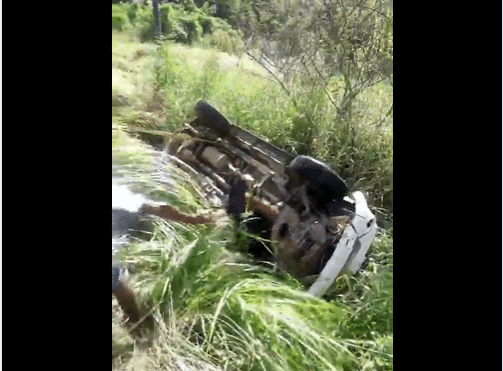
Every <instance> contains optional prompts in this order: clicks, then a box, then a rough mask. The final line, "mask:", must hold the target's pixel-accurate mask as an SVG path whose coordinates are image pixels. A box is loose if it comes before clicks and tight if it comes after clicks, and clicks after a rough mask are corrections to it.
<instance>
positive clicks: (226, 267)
mask: <svg viewBox="0 0 503 371" xmlns="http://www.w3.org/2000/svg"><path fill="white" fill-rule="evenodd" d="M232 60H234V59H233V58H229V57H225V56H224V55H223V54H221V53H219V52H217V51H205V50H202V49H198V48H187V47H182V46H179V45H174V44H166V45H163V46H162V47H161V49H160V50H159V51H156V47H155V46H153V45H147V44H139V43H137V42H135V41H133V40H131V39H130V38H129V36H127V35H125V34H122V33H114V32H112V127H114V126H119V125H120V123H124V122H127V123H133V122H134V123H136V124H141V125H147V126H154V127H163V128H167V129H171V130H174V129H176V128H177V127H179V126H180V125H181V124H182V123H184V122H186V121H188V119H189V118H190V117H192V110H193V105H194V103H195V102H196V101H197V99H200V98H204V99H208V100H210V101H211V102H212V103H214V104H215V105H216V106H217V107H219V108H220V109H221V110H222V112H224V113H225V114H226V115H227V116H228V117H229V118H230V119H231V120H232V121H233V122H235V123H236V124H238V125H241V126H244V127H246V128H249V129H252V130H254V131H255V132H257V133H259V134H261V135H263V136H264V137H266V138H268V139H269V140H271V141H272V142H274V143H276V144H277V145H279V146H282V147H283V148H286V149H289V150H292V151H294V152H298V153H302V152H308V153H311V154H313V155H315V156H317V157H319V158H321V159H324V160H328V161H329V162H330V163H331V165H332V166H334V167H335V168H337V164H344V165H342V166H343V167H344V166H345V163H347V162H348V161H349V163H353V164H354V167H355V169H350V172H353V173H354V174H355V175H353V177H354V179H356V180H359V179H360V178H363V179H364V180H361V181H360V182H356V181H353V180H352V179H350V183H352V184H353V185H354V186H355V188H359V189H361V188H365V189H366V190H368V191H369V192H371V194H372V191H373V190H374V189H376V190H377V192H375V193H374V196H375V197H374V198H375V200H376V201H375V202H376V204H377V205H378V206H380V207H382V208H384V207H386V206H387V204H389V201H390V200H391V201H392V188H386V187H388V186H387V185H391V184H392V180H391V178H390V176H391V175H392V166H391V164H392V148H391V141H392V134H391V133H390V131H389V130H382V129H383V128H381V129H380V131H377V129H376V128H372V127H367V126H368V125H366V122H361V123H360V125H359V126H358V128H356V130H357V135H356V138H355V136H354V135H353V138H352V139H354V140H353V141H352V142H350V141H348V140H347V138H344V135H345V133H344V131H339V129H340V128H334V127H330V119H329V115H328V114H327V116H323V115H322V114H321V111H320V112H318V113H317V117H319V120H316V122H317V123H318V125H317V127H316V128H312V127H311V128H309V127H306V125H305V121H304V120H303V119H302V114H299V113H298V112H295V111H294V110H293V109H292V107H291V105H290V104H289V102H288V99H287V98H286V97H284V95H283V94H282V93H281V91H279V89H278V88H277V87H276V86H275V85H274V84H272V83H271V82H270V81H269V80H267V79H265V78H263V77H257V76H256V74H257V73H259V74H260V73H261V72H260V69H259V68H258V67H256V66H254V67H252V66H251V64H249V65H247V66H246V67H247V68H245V69H243V68H242V65H241V67H238V66H237V65H235V66H232V65H233V63H230V62H229V61H232ZM247 63H248V62H247ZM153 66H156V68H153ZM222 66H223V67H222ZM246 71H249V72H250V71H253V73H247V72H246ZM118 94H122V95H124V96H127V98H128V99H129V102H130V103H131V104H132V106H131V107H117V106H118V105H120V99H119V98H117V95H118ZM114 95H115V99H114ZM381 98H382V99H381ZM311 99H312V97H311ZM319 99H321V97H319ZM362 99H366V100H367V101H366V102H362V103H368V104H362V107H365V112H364V111H363V110H362V112H361V115H362V116H365V117H367V116H368V117H369V119H368V122H373V121H374V120H373V118H374V117H378V115H379V114H380V111H379V110H380V109H382V108H383V107H385V105H386V102H385V101H384V100H385V99H390V98H389V92H387V88H386V87H384V86H382V87H379V88H377V89H376V90H375V91H374V92H372V94H371V95H370V96H367V97H363V98H362ZM308 103H309V102H308V101H307V100H306V102H305V104H306V107H307V106H308ZM325 112H327V111H326V110H325ZM306 134H309V135H310V138H312V139H311V140H310V141H309V142H306ZM347 135H349V133H347ZM349 147H351V148H350V150H349V153H347V150H348V148H349ZM345 151H346V152H345ZM355 154H356V155H355ZM112 162H120V163H123V164H126V165H128V166H129V169H128V171H132V172H133V173H134V174H138V175H139V176H138V177H137V178H136V185H137V186H143V190H148V191H152V190H154V191H156V192H158V191H159V189H157V188H156V187H157V186H156V185H155V182H153V181H152V179H150V178H149V176H148V174H149V171H151V169H152V165H151V160H150V153H149V150H148V148H146V147H145V146H143V145H142V144H141V143H140V142H138V141H137V140H135V139H134V138H131V137H129V136H127V135H125V134H124V132H122V131H121V130H118V131H117V130H115V131H114V130H113V131H112ZM362 170H363V171H362ZM358 171H362V172H363V174H362V175H356V174H358ZM368 174H371V175H368ZM189 183H190V180H187V179H181V185H180V187H179V189H178V190H177V192H176V194H177V197H178V198H177V200H176V201H177V202H178V204H179V205H182V207H187V208H192V209H195V208H198V209H201V208H204V202H202V201H201V200H199V199H198V198H197V197H196V196H194V192H190V191H189V190H190V189H191V186H184V185H187V184H189ZM383 186H384V187H383ZM156 195H157V196H158V197H162V190H161V192H158V193H156ZM391 233H392V232H389V231H383V232H382V233H381V234H380V236H379V237H378V238H377V240H376V243H375V246H374V250H373V253H372V257H371V261H370V264H369V268H368V270H367V271H365V272H363V273H362V274H360V275H359V276H358V277H357V278H352V279H351V280H350V284H349V285H348V284H347V283H346V281H345V280H344V279H341V280H340V282H339V283H338V286H339V290H338V291H337V295H334V298H333V300H331V301H329V302H327V301H321V300H316V299H313V298H310V297H308V296H306V294H305V293H304V292H303V290H302V289H301V288H300V286H299V285H298V284H297V283H296V282H294V281H286V282H278V279H277V278H274V277H273V276H271V275H270V274H269V273H268V272H267V271H263V270H261V269H259V268H257V267H255V266H254V265H253V264H251V262H249V261H247V259H246V258H245V257H242V256H241V255H239V254H237V253H235V252H232V245H231V241H232V233H231V232H230V231H229V230H227V229H225V228H222V229H208V228H188V227H184V226H180V225H176V224H172V223H169V224H168V223H163V222H159V223H158V228H157V232H156V235H155V236H154V239H153V241H152V242H150V243H136V244H134V245H133V246H131V248H130V250H129V251H128V253H127V254H126V255H125V256H124V257H123V259H124V262H125V264H127V265H128V266H129V267H130V268H131V269H132V271H133V278H132V284H133V286H134V287H135V288H136V290H137V291H138V292H139V295H140V302H141V305H142V307H143V308H144V309H145V310H148V311H151V312H152V313H153V315H154V317H155V319H156V329H155V330H152V331H150V332H149V333H148V334H147V335H146V337H145V338H144V339H143V340H140V341H137V342H136V343H133V340H132V339H131V338H130V337H129V336H128V334H127V333H126V332H125V331H124V330H123V329H122V328H121V326H120V325H119V324H118V323H117V315H116V314H114V311H113V315H112V370H125V369H128V370H130V369H133V370H154V369H165V370H181V369H182V370H185V369H188V370H305V369H312V370H356V369H366V370H389V369H392V360H393V279H392V270H393V239H392V234H391Z"/></svg>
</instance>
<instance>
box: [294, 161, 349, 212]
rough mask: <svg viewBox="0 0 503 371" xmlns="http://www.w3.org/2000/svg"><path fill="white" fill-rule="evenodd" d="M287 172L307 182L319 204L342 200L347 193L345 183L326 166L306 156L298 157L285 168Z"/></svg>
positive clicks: (347, 189)
mask: <svg viewBox="0 0 503 371" xmlns="http://www.w3.org/2000/svg"><path fill="white" fill-rule="evenodd" d="M287 172H289V173H290V174H291V173H294V174H297V175H299V176H301V177H303V178H304V179H306V180H307V181H308V182H309V189H310V191H312V192H314V193H315V194H316V195H317V196H318V201H319V202H320V203H321V204H324V205H328V204H329V203H330V202H332V201H333V200H342V199H343V198H344V196H346V195H347V194H348V192H349V188H348V186H347V184H346V182H345V181H344V180H343V179H342V178H341V177H340V176H339V174H337V173H336V172H335V171H333V170H332V169H331V168H330V167H328V165H327V164H324V163H323V162H320V161H318V160H315V159H313V158H311V157H307V156H298V157H296V158H295V160H293V161H292V163H291V164H290V165H289V166H288V167H287Z"/></svg>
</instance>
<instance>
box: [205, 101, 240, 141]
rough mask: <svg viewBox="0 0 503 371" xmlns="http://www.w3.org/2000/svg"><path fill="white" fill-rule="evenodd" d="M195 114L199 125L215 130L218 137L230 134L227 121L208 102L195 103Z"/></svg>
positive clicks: (229, 124)
mask: <svg viewBox="0 0 503 371" xmlns="http://www.w3.org/2000/svg"><path fill="white" fill-rule="evenodd" d="M196 114H197V118H198V120H197V121H198V123H199V124H200V125H203V126H205V127H207V128H210V129H212V130H215V131H216V132H217V133H218V134H219V135H220V136H222V137H225V136H227V135H229V134H230V133H231V128H232V125H231V123H230V122H229V120H227V119H226V118H225V116H224V115H222V114H221V113H220V112H218V110H217V109H216V108H214V107H213V106H211V105H210V104H209V103H208V102H205V101H202V100H201V101H199V102H197V104H196Z"/></svg>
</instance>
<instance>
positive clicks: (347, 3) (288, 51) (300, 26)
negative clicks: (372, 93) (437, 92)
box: [247, 0, 393, 125]
mask: <svg viewBox="0 0 503 371" xmlns="http://www.w3.org/2000/svg"><path fill="white" fill-rule="evenodd" d="M258 3H259V2H258ZM274 4H277V6H274ZM262 5H263V6H262V7H259V6H255V7H254V9H253V12H254V14H251V15H250V19H252V20H251V21H249V22H250V29H252V30H253V32H251V33H250V34H249V35H248V39H247V43H248V46H249V55H250V56H252V57H253V58H254V59H255V60H257V61H258V62H260V63H261V64H262V65H263V66H264V67H265V68H266V69H267V70H268V71H269V72H270V73H271V74H272V75H273V76H274V78H275V79H276V80H277V81H278V82H279V83H280V85H281V87H282V88H283V89H284V90H285V91H286V92H287V93H288V95H289V96H290V97H291V98H292V100H293V101H294V103H296V96H297V93H296V91H295V89H296V88H298V87H299V86H301V87H302V91H299V92H298V94H305V91H306V88H308V89H311V91H320V90H321V91H323V92H324V93H325V95H326V96H327V98H328V100H329V102H330V103H331V104H332V105H333V107H334V108H335V109H336V112H337V114H338V117H339V118H340V119H342V120H344V121H347V122H348V124H349V125H351V123H352V121H353V104H354V101H355V99H356V98H357V97H358V96H359V95H360V93H361V92H362V91H364V90H365V89H367V88H369V87H371V86H373V85H375V84H377V83H379V82H382V81H384V80H387V81H389V82H390V83H391V84H392V83H393V9H392V8H393V3H392V0H323V1H322V0H318V1H316V0H313V1H309V2H306V1H304V0H289V1H286V0H285V1H279V2H268V1H265V0H264V1H262ZM253 20H255V23H253ZM257 50H258V53H257ZM392 112H393V107H390V110H389V114H390V115H391V114H392Z"/></svg>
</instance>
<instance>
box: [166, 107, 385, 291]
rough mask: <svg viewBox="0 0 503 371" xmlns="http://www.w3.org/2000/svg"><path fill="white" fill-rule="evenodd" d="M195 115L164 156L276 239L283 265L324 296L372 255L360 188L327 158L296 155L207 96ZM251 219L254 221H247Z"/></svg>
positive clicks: (215, 199)
mask: <svg viewBox="0 0 503 371" xmlns="http://www.w3.org/2000/svg"><path fill="white" fill-rule="evenodd" d="M195 113H196V118H195V119H194V120H193V121H192V122H191V123H190V124H186V125H185V127H184V128H183V129H182V130H180V132H179V133H176V135H173V136H172V137H171V139H170V140H169V141H167V142H166V143H165V148H164V150H165V152H166V156H168V157H169V159H170V160H171V161H173V162H175V163H176V164H178V166H180V167H182V168H184V169H185V170H186V171H189V172H190V173H193V174H195V175H197V176H196V178H198V179H199V181H200V184H201V187H202V188H203V190H204V192H205V195H206V197H207V199H208V200H209V201H210V203H213V205H215V206H222V207H225V208H226V209H227V211H228V213H229V214H231V215H235V216H237V217H238V218H239V216H240V215H242V214H243V213H245V212H246V211H248V212H249V213H251V215H252V218H248V219H247V220H248V222H247V221H246V220H245V221H244V222H243V223H245V226H246V227H247V228H248V229H249V230H250V231H251V232H253V233H256V234H260V235H261V236H262V237H265V238H266V239H269V240H271V241H273V243H272V252H273V259H274V261H275V263H276V264H277V267H278V268H279V269H281V270H283V271H286V272H287V273H289V274H291V275H293V276H294V277H296V278H297V279H299V280H301V281H303V282H304V283H305V284H306V285H307V286H308V287H309V292H310V293H311V294H313V295H315V296H323V295H324V294H325V293H326V292H327V290H328V289H329V288H330V287H331V285H332V284H333V283H334V282H335V280H336V278H337V277H338V276H340V275H341V274H343V273H347V274H355V273H356V272H358V271H359V270H360V269H361V267H362V265H363V264H364V262H365V261H366V260H367V255H368V252H369V248H370V246H371V244H372V242H373V240H374V238H375V235H376V232H377V222H376V218H375V216H374V215H373V214H372V212H371V211H370V210H369V208H368V206H367V202H366V200H365V197H364V195H363V194H362V193H361V192H355V193H352V194H350V193H349V189H348V186H347V185H346V183H345V182H344V180H342V179H341V177H340V176H339V175H338V174H337V173H336V172H334V171H333V170H332V169H330V168H329V167H328V166H327V165H326V164H324V163H322V162H320V161H317V160H315V159H313V158H310V157H306V156H297V157H295V156H292V155H291V154H290V153H287V152H285V151H283V150H281V149H279V148H277V147H275V146H273V145H271V144H269V143H268V142H266V141H264V140H262V139H261V138H259V137H257V136H256V135H254V134H252V133H250V132H248V131H246V130H243V129H241V128H239V127H237V126H235V125H232V124H231V123H230V122H229V120H227V119H226V118H225V117H224V116H223V115H222V114H221V113H220V112H219V111H218V110H216V109H215V108H214V107H212V106H211V105H210V104H208V103H207V102H204V101H200V102H198V103H197V104H196V107H195ZM247 223H248V224H247Z"/></svg>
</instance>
